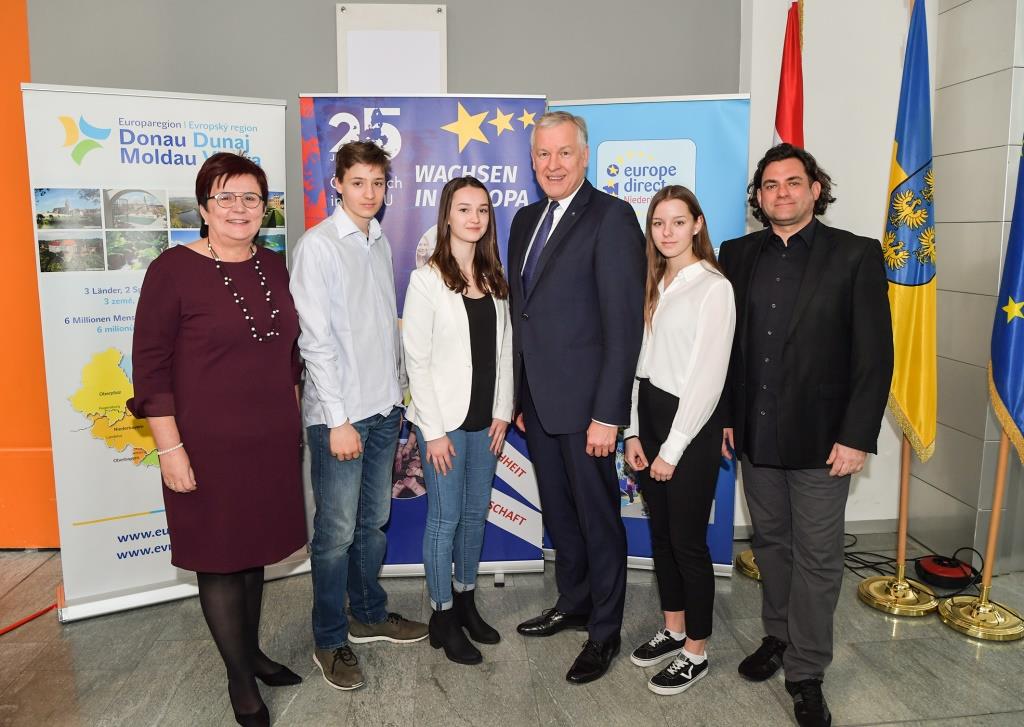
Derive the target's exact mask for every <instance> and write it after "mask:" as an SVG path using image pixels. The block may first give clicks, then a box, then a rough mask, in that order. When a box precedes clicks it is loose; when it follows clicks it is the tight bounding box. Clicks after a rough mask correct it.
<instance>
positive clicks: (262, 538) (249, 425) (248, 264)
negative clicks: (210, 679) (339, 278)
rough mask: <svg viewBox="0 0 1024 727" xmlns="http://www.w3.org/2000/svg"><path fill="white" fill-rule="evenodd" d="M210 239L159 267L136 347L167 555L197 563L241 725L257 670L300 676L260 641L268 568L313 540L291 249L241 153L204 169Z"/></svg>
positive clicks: (254, 692)
mask: <svg viewBox="0 0 1024 727" xmlns="http://www.w3.org/2000/svg"><path fill="white" fill-rule="evenodd" d="M196 198H197V200H198V202H199V210H200V214H201V215H202V218H203V222H204V224H203V227H202V229H201V230H200V235H201V237H202V239H200V240H197V241H196V242H193V243H190V244H187V245H181V246H178V247H174V248H171V249H169V250H167V251H166V252H164V253H163V254H162V255H160V257H158V258H157V259H156V260H155V261H153V263H152V264H151V265H150V266H149V270H148V271H147V272H146V278H145V282H144V283H143V285H142V292H141V294H140V295H139V304H138V310H137V312H136V319H135V340H134V345H133V350H132V359H133V362H132V363H133V368H134V385H135V397H134V398H133V399H132V400H131V401H129V403H128V406H129V408H130V410H131V411H132V413H133V414H134V415H135V416H137V417H146V418H148V419H149V424H150V427H151V429H152V431H153V436H154V438H155V439H156V444H157V449H158V453H159V455H160V474H161V476H162V477H163V482H164V485H165V487H164V489H163V494H164V502H165V505H166V509H167V524H168V529H169V531H170V538H171V553H172V556H171V562H172V563H173V564H174V565H175V566H177V567H179V568H183V569H186V570H191V571H195V572H196V577H197V581H198V584H199V600H200V603H201V604H202V608H203V615H204V616H205V618H206V622H207V624H208V625H209V627H210V632H211V633H212V634H213V638H214V641H216V643H217V648H218V649H219V650H220V653H221V656H222V657H223V659H224V664H225V666H226V667H227V673H228V695H229V696H230V698H231V706H232V708H233V710H234V712H235V719H236V720H237V721H238V723H239V724H242V725H265V724H269V722H270V718H269V714H268V712H267V707H266V705H265V704H264V702H263V699H262V698H261V697H260V692H259V689H258V687H257V685H256V681H255V680H256V679H259V680H261V681H262V682H263V683H264V684H267V685H269V686H284V685H289V684H298V683H299V682H301V681H302V680H301V678H300V677H299V676H298V675H296V674H295V673H293V672H292V671H291V670H290V669H288V668H287V667H285V666H282V665H281V664H278V663H276V662H274V661H272V660H271V659H270V658H268V657H267V656H266V655H265V654H264V653H263V652H262V651H261V650H260V647H259V642H258V633H259V621H260V606H261V602H262V598H263V568H264V566H266V565H269V564H271V563H276V562H277V561H279V560H281V559H283V558H285V557H286V556H288V555H290V554H291V553H293V552H295V551H296V550H298V549H299V548H301V547H302V546H303V544H304V543H305V542H306V520H305V509H304V504H303V495H302V474H301V453H302V450H301V439H302V425H301V421H300V417H299V405H298V399H297V390H298V387H297V384H298V380H299V374H300V371H301V363H300V359H299V356H298V349H297V346H296V339H297V337H298V333H299V324H298V318H297V317H296V314H295V308H294V305H293V304H292V298H291V295H290V294H289V292H288V271H287V269H286V267H285V262H284V258H283V257H281V256H279V255H277V254H276V253H273V252H270V251H268V250H265V249H263V248H262V247H258V246H257V245H256V244H255V242H254V241H255V238H256V235H257V234H258V232H259V228H260V222H261V220H262V218H263V214H264V211H265V209H266V200H267V177H266V175H265V174H264V172H263V170H262V169H260V168H259V166H257V165H256V164H254V163H253V162H251V161H249V160H248V159H245V158H244V157H241V156H237V155H235V154H228V153H220V154H214V155H213V156H211V157H210V158H209V159H208V160H207V161H206V163H205V164H203V166H202V169H200V170H199V174H198V176H197V177H196Z"/></svg>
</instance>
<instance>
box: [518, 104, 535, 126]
mask: <svg viewBox="0 0 1024 727" xmlns="http://www.w3.org/2000/svg"><path fill="white" fill-rule="evenodd" d="M536 115H537V114H528V113H526V109H523V115H522V116H520V117H518V118H517V119H516V121H518V122H519V123H521V124H522V125H523V128H524V129H525V128H526V127H527V126H533V117H534V116H536Z"/></svg>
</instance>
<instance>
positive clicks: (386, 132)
mask: <svg viewBox="0 0 1024 727" xmlns="http://www.w3.org/2000/svg"><path fill="white" fill-rule="evenodd" d="M401 113H402V110H401V109H397V108H373V107H371V108H364V109H363V131H362V134H360V127H359V119H357V118H356V117H355V116H353V115H352V114H350V113H348V112H347V111H342V112H341V113H337V114H335V115H334V116H332V117H331V120H330V121H329V122H328V123H330V125H331V126H333V127H335V128H337V127H339V126H345V127H347V128H346V131H345V134H344V136H342V137H341V139H339V140H338V143H337V144H335V145H334V146H333V147H331V153H332V154H336V153H337V151H338V149H340V148H341V146H342V144H347V143H348V142H350V141H359V140H360V139H362V140H363V141H372V142H375V143H377V144H379V145H380V146H382V147H383V148H384V151H386V152H387V153H388V154H390V155H391V158H392V159H394V158H395V157H396V156H398V152H399V151H400V150H401V149H402V135H401V133H399V131H398V129H397V128H395V126H394V125H393V124H389V123H388V122H387V121H385V120H384V117H385V116H398V115H400V114H401Z"/></svg>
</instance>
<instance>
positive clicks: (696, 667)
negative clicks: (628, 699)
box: [647, 656, 708, 695]
mask: <svg viewBox="0 0 1024 727" xmlns="http://www.w3.org/2000/svg"><path fill="white" fill-rule="evenodd" d="M707 673H708V660H707V658H705V659H704V661H702V662H701V663H700V664H694V663H693V662H692V661H690V660H689V659H687V658H686V657H685V656H677V657H676V658H675V659H674V660H673V661H672V663H671V664H669V665H668V666H666V667H665V668H664V669H662V670H661V671H659V672H658V673H657V674H655V675H654V676H652V677H651V680H650V681H649V682H647V688H648V689H650V690H651V691H652V692H654V693H655V694H664V695H670V694H679V692H684V691H686V690H687V689H689V688H690V687H691V686H692V685H693V683H694V682H695V681H697V680H698V679H700V678H701V677H703V676H704V675H705V674H707Z"/></svg>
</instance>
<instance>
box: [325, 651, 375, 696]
mask: <svg viewBox="0 0 1024 727" xmlns="http://www.w3.org/2000/svg"><path fill="white" fill-rule="evenodd" d="M313 663H314V664H316V665H317V666H318V667H320V673H322V674H323V675H324V681H325V682H327V683H328V684H330V685H331V686H332V687H334V688H335V689H343V690H349V689H358V688H359V687H361V686H363V684H365V682H364V681H363V672H362V670H361V669H360V668H359V660H358V659H357V658H356V655H355V654H353V653H352V649H350V648H349V647H348V645H347V644H346V645H345V646H339V647H338V648H337V649H316V650H315V651H314V652H313Z"/></svg>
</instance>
